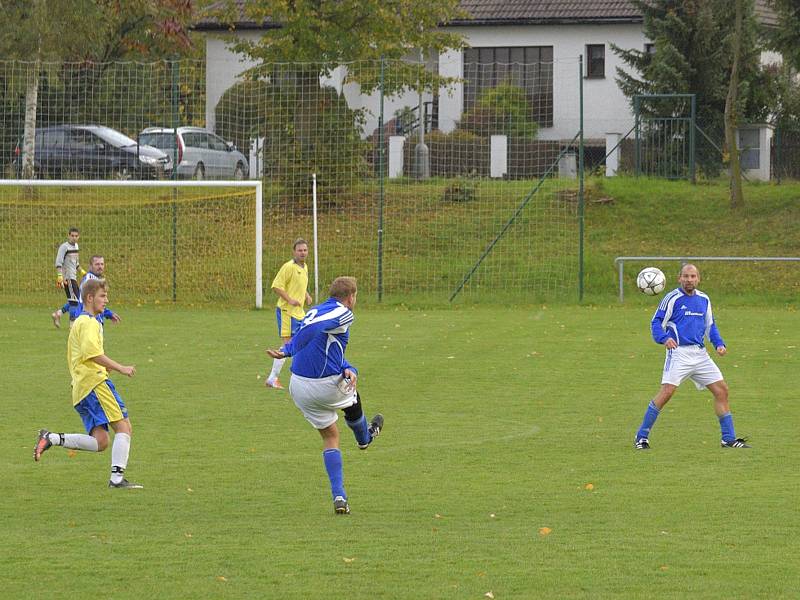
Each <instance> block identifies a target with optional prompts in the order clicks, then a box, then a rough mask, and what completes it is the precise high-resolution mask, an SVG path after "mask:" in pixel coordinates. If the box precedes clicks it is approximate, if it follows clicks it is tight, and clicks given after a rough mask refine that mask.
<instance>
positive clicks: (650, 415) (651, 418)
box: [636, 400, 722, 440]
mask: <svg viewBox="0 0 800 600" xmlns="http://www.w3.org/2000/svg"><path fill="white" fill-rule="evenodd" d="M660 414H661V411H660V410H658V409H657V408H656V405H655V404H653V401H652V400H651V401H650V404H648V405H647V410H646V411H645V413H644V419H642V424H641V425H640V426H639V431H637V432H636V439H637V440H638V439H640V438H646V437H650V430H651V429H652V428H653V425H655V422H656V419H657V418H658V415H660ZM721 422H722V421H721V420H720V423H721Z"/></svg>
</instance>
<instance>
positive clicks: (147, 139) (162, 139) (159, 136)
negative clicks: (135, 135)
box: [139, 133, 175, 150]
mask: <svg viewBox="0 0 800 600" xmlns="http://www.w3.org/2000/svg"><path fill="white" fill-rule="evenodd" d="M139 143H140V144H144V145H147V146H155V147H156V148H161V149H162V150H165V149H169V150H172V149H174V148H175V134H174V133H142V134H140V135H139Z"/></svg>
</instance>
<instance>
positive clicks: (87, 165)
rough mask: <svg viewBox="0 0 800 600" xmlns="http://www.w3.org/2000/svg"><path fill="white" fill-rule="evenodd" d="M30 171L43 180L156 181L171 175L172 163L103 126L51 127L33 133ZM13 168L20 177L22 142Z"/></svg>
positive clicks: (122, 134)
mask: <svg viewBox="0 0 800 600" xmlns="http://www.w3.org/2000/svg"><path fill="white" fill-rule="evenodd" d="M35 143H36V146H35V151H34V155H33V168H34V172H35V173H36V176H37V177H40V178H43V179H72V178H79V179H82V178H89V179H105V178H117V179H159V178H163V177H165V176H168V175H169V174H170V173H171V172H172V160H171V159H170V157H169V156H168V155H167V154H166V153H164V152H162V151H161V150H159V149H157V148H153V147H151V146H144V145H141V144H139V143H137V142H136V140H133V139H131V138H129V137H128V136H127V135H125V134H124V133H120V132H119V131H117V130H116V129H111V128H110V127H105V126H104V125H55V126H52V127H41V128H37V129H36V142H35ZM14 168H15V170H16V172H17V175H18V176H19V175H21V173H22V140H20V142H19V143H18V144H17V147H16V148H15V149H14Z"/></svg>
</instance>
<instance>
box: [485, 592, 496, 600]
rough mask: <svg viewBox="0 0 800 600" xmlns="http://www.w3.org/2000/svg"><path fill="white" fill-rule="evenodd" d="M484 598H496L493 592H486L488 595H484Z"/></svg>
mask: <svg viewBox="0 0 800 600" xmlns="http://www.w3.org/2000/svg"><path fill="white" fill-rule="evenodd" d="M484 596H486V597H487V598H489V600H492V599H493V598H494V594H493V593H492V592H486V593H485V594H484Z"/></svg>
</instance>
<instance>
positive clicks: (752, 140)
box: [739, 129, 761, 170]
mask: <svg viewBox="0 0 800 600" xmlns="http://www.w3.org/2000/svg"><path fill="white" fill-rule="evenodd" d="M758 137H759V136H758V129H740V130H739V151H740V152H741V153H742V154H741V165H742V169H748V170H749V169H758V168H759V167H760V166H761V151H760V149H759V147H758Z"/></svg>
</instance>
